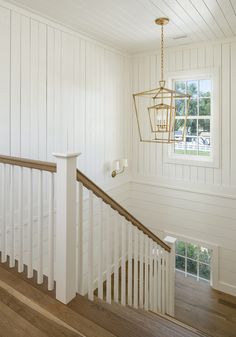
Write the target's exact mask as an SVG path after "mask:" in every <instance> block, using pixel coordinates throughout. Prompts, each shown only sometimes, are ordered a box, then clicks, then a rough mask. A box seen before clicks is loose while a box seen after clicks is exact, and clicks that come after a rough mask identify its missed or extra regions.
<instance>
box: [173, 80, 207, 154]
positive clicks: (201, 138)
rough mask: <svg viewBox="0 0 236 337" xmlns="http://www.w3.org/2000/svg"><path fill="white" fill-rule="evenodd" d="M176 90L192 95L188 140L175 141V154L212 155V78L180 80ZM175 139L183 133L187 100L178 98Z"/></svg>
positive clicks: (188, 118) (177, 82)
mask: <svg viewBox="0 0 236 337" xmlns="http://www.w3.org/2000/svg"><path fill="white" fill-rule="evenodd" d="M174 86H175V90H177V91H179V92H182V93H188V94H190V95H191V99H190V102H189V109H188V117H187V123H186V141H185V142H176V143H175V150H174V152H175V154H180V155H188V156H197V157H201V156H205V157H209V156H210V155H211V119H212V80H210V79H198V80H194V79H193V80H181V81H180V80H178V81H175V82H174ZM175 107H176V122H175V139H176V141H178V137H179V135H182V130H183V128H184V120H185V115H186V111H187V102H186V101H185V100H181V99H176V101H175Z"/></svg>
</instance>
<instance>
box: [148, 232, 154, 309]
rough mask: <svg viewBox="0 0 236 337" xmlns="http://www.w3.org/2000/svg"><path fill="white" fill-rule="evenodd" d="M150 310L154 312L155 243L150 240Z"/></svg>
mask: <svg viewBox="0 0 236 337" xmlns="http://www.w3.org/2000/svg"><path fill="white" fill-rule="evenodd" d="M149 249H150V250H149V309H150V310H153V241H152V240H150V239H149Z"/></svg>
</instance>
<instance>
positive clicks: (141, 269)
mask: <svg viewBox="0 0 236 337" xmlns="http://www.w3.org/2000/svg"><path fill="white" fill-rule="evenodd" d="M76 156H77V154H69V155H68V154H57V155H55V157H56V163H50V162H39V161H35V160H29V159H23V158H14V157H9V156H0V209H1V216H0V317H1V319H0V337H1V336H3V337H9V336H10V337H15V336H26V335H29V336H37V337H41V336H42V337H45V336H50V337H52V336H88V337H90V336H91V337H92V336H93V337H99V336H101V337H112V336H118V337H119V336H120V337H131V336H135V337H139V336H140V337H141V336H142V337H149V336H150V337H154V336H155V337H158V336H160V337H174V336H176V337H185V336H186V337H192V336H203V335H202V334H201V333H200V332H198V331H196V330H194V329H191V328H189V327H187V326H186V325H184V324H182V323H180V322H177V321H175V320H174V319H173V318H170V316H172V317H173V316H174V308H175V302H174V301H175V284H174V282H175V238H172V237H166V238H165V239H164V240H161V239H160V238H159V237H157V236H156V235H155V234H154V233H153V232H152V231H150V230H149V229H148V228H147V227H145V226H144V225H143V224H142V223H141V222H140V221H139V220H138V219H136V218H135V217H134V216H133V215H132V214H131V213H129V212H128V210H126V209H125V208H124V207H123V206H122V205H120V204H119V203H118V202H117V201H116V200H114V199H113V198H111V196H109V195H108V194H107V193H106V192H105V191H104V190H102V189H101V188H100V187H99V186H97V185H96V184H95V183H94V182H93V181H91V180H90V179H89V178H88V177H86V176H85V175H84V174H83V173H82V172H80V171H79V170H78V169H77V168H76ZM151 312H152V313H151ZM12 317H13V319H12Z"/></svg>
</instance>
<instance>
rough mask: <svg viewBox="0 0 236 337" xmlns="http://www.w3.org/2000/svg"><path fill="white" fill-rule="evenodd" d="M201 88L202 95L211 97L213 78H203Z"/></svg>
mask: <svg viewBox="0 0 236 337" xmlns="http://www.w3.org/2000/svg"><path fill="white" fill-rule="evenodd" d="M199 86H200V88H199V96H200V97H210V96H211V80H201V81H200V85H199Z"/></svg>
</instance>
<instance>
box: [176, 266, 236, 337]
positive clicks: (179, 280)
mask: <svg viewBox="0 0 236 337" xmlns="http://www.w3.org/2000/svg"><path fill="white" fill-rule="evenodd" d="M175 317H176V318H177V319H178V320H180V321H182V322H184V323H186V324H188V325H190V326H192V327H195V328H197V329H200V330H202V331H204V332H206V333H208V334H209V335H210V336H213V337H236V298H235V297H233V296H230V295H227V294H224V293H222V292H219V291H216V290H214V289H212V288H211V287H210V285H209V284H207V283H205V282H197V281H196V279H195V278H190V277H187V278H185V276H184V275H183V274H182V273H179V272H177V273H176V303H175Z"/></svg>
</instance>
